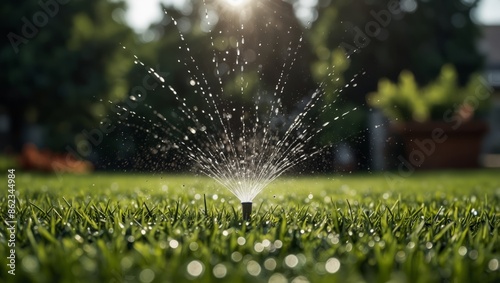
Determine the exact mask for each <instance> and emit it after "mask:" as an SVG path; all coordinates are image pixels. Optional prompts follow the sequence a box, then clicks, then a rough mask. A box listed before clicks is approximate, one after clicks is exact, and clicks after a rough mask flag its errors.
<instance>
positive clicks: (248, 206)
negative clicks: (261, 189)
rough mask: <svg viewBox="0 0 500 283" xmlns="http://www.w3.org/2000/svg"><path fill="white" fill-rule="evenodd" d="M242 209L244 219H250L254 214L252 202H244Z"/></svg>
mask: <svg viewBox="0 0 500 283" xmlns="http://www.w3.org/2000/svg"><path fill="white" fill-rule="evenodd" d="M241 210H242V211H243V220H244V221H249V220H250V215H251V214H252V202H242V203H241Z"/></svg>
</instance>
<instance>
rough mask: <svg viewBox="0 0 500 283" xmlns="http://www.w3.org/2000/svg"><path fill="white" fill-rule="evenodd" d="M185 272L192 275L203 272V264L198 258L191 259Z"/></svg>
mask: <svg viewBox="0 0 500 283" xmlns="http://www.w3.org/2000/svg"><path fill="white" fill-rule="evenodd" d="M186 269H187V272H188V274H189V275H191V276H193V277H198V276H200V275H201V274H202V273H203V270H204V269H205V266H204V265H203V263H202V262H201V261H199V260H193V261H191V262H190V263H189V264H188V265H187V268H186Z"/></svg>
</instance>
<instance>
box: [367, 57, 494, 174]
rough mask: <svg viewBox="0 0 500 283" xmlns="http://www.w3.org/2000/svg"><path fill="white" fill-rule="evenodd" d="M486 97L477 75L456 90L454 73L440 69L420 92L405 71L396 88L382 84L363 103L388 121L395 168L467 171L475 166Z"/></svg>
mask: <svg viewBox="0 0 500 283" xmlns="http://www.w3.org/2000/svg"><path fill="white" fill-rule="evenodd" d="M490 94H491V92H490V91H489V89H488V87H487V85H486V83H485V82H484V81H483V80H482V79H481V78H480V76H479V75H477V74H475V75H472V76H471V77H470V78H469V80H468V82H467V83H466V84H465V85H463V86H461V85H460V84H459V83H458V78H457V72H456V70H455V69H454V67H453V66H451V65H444V66H443V68H442V69H441V72H440V74H439V76H438V77H437V79H436V80H435V81H433V82H431V83H430V84H428V85H426V86H423V87H420V86H418V84H417V83H416V81H415V78H414V76H413V74H412V73H411V72H409V71H403V72H402V73H401V74H400V77H399V81H398V82H397V83H393V82H391V81H389V80H387V79H382V80H381V81H380V82H379V85H378V90H377V92H374V93H370V94H369V95H368V97H367V101H368V103H369V104H370V105H371V106H373V107H375V108H378V109H380V110H381V111H382V112H383V113H384V115H385V116H386V117H387V118H389V120H390V121H391V123H390V126H389V134H390V135H391V136H398V137H400V139H401V140H402V143H403V152H404V153H403V154H401V155H399V156H398V157H397V159H398V162H399V164H400V166H404V167H406V168H407V170H414V169H417V168H420V169H434V168H472V167H477V166H479V154H480V149H481V143H482V140H483V137H484V135H485V134H486V133H487V131H488V124H487V123H486V122H485V121H484V120H482V119H481V115H482V114H484V113H485V112H486V111H487V108H488V105H489V98H490ZM400 169H401V168H400Z"/></svg>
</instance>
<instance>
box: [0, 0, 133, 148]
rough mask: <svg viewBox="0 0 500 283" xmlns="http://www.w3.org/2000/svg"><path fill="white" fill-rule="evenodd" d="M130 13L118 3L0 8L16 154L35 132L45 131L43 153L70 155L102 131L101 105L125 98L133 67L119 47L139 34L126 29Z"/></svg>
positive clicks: (76, 0) (3, 80) (6, 4)
mask: <svg viewBox="0 0 500 283" xmlns="http://www.w3.org/2000/svg"><path fill="white" fill-rule="evenodd" d="M123 8H124V4H123V3H122V2H119V1H83V0H73V1H63V0H42V1H38V0H29V1H22V2H19V1H14V0H6V1H2V2H1V4H0V10H2V11H3V12H4V16H3V18H2V26H1V28H0V30H1V34H2V36H3V38H4V40H3V41H2V44H1V45H0V65H1V66H2V69H3V71H2V73H3V74H2V76H1V77H0V87H1V88H2V93H3V94H2V102H1V103H2V104H4V103H5V104H4V105H5V106H6V107H5V108H6V110H7V111H8V113H9V116H10V118H11V120H12V127H11V131H12V133H11V136H12V137H13V141H12V145H13V146H15V147H16V148H17V150H19V147H20V146H21V145H22V142H25V141H29V138H23V135H24V134H25V133H23V132H21V131H25V130H26V129H28V128H30V127H32V126H34V127H36V128H38V129H41V133H42V134H41V138H40V140H38V142H42V143H43V144H41V146H44V147H48V148H51V149H53V150H57V151H62V150H65V147H66V146H67V145H73V144H74V143H75V142H78V140H79V139H83V138H85V137H84V136H82V134H81V133H82V130H84V129H87V130H90V129H92V128H95V127H97V126H98V125H99V124H98V121H99V119H100V117H102V116H103V115H104V114H105V112H106V109H105V108H106V107H105V106H103V102H101V100H103V101H106V100H108V99H111V100H116V99H118V98H121V97H123V96H124V95H125V94H126V92H127V89H128V84H127V82H126V77H125V74H126V73H127V72H128V70H129V69H130V67H131V65H132V61H133V60H130V58H128V57H127V56H126V54H125V53H124V52H123V49H122V46H121V45H120V44H124V45H126V44H127V42H129V41H130V40H131V39H132V35H133V33H132V31H131V29H130V28H129V27H127V26H126V25H124V24H123V23H122V22H121V18H120V14H122V13H123V11H124V10H123ZM115 19H116V20H115ZM75 138H76V139H75Z"/></svg>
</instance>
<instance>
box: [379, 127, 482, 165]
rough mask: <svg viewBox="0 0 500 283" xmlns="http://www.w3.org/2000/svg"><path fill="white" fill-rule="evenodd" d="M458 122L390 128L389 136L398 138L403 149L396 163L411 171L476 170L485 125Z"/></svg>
mask: <svg viewBox="0 0 500 283" xmlns="http://www.w3.org/2000/svg"><path fill="white" fill-rule="evenodd" d="M458 122H459V121H455V123H447V122H444V121H443V122H441V121H432V122H425V123H418V122H405V123H395V124H392V125H391V126H390V128H389V132H390V133H392V134H395V135H398V136H400V137H401V139H402V141H403V146H404V154H403V155H402V156H398V158H397V159H398V162H401V163H403V164H404V166H406V167H409V168H411V167H413V168H414V169H442V168H477V167H479V154H480V151H481V144H482V141H483V137H484V136H485V134H486V133H487V132H488V124H487V123H486V122H484V121H479V120H472V121H467V122H463V123H458Z"/></svg>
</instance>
